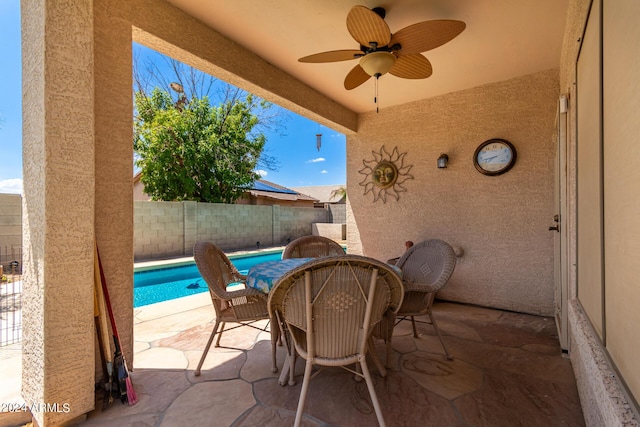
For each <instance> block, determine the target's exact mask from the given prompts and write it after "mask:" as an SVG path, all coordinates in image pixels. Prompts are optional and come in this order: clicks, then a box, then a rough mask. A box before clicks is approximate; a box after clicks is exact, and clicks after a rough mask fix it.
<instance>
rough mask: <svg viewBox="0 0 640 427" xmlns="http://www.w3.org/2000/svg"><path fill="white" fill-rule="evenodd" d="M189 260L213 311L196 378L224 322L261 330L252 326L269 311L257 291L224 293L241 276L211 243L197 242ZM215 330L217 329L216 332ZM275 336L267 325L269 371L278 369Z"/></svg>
mask: <svg viewBox="0 0 640 427" xmlns="http://www.w3.org/2000/svg"><path fill="white" fill-rule="evenodd" d="M193 258H194V259H195V261H196V265H197V266H198V270H199V271H200V274H201V275H202V278H203V279H204V280H205V281H206V282H207V285H208V287H209V294H210V295H211V302H212V303H213V308H214V309H215V311H216V322H215V325H214V327H213V331H212V332H211V336H210V337H209V341H208V342H207V345H206V347H205V348H204V352H203V353H202V357H201V358H200V362H199V363H198V367H197V368H196V371H195V375H196V376H199V375H200V369H201V368H202V364H203V363H204V361H205V359H206V357H207V353H208V352H209V348H210V347H211V343H212V342H213V338H214V337H215V336H216V334H217V335H218V339H217V340H216V345H215V346H216V347H219V346H220V338H221V337H222V333H223V332H224V330H225V325H226V324H227V323H237V324H238V325H237V326H234V327H232V328H230V329H235V328H239V327H240V326H250V327H252V328H255V329H258V330H263V329H261V328H257V327H256V326H254V325H252V323H254V322H257V321H258V320H263V319H269V310H268V308H267V302H268V295H267V294H265V293H264V292H262V291H260V290H258V289H254V288H247V287H245V289H238V290H233V291H227V287H228V286H229V285H231V284H237V283H244V280H245V276H244V275H242V274H240V273H239V272H238V270H237V269H236V268H235V266H234V265H233V264H232V263H231V261H229V258H227V256H226V254H225V253H224V252H222V251H221V250H220V248H218V247H217V246H216V245H214V244H213V243H211V242H197V243H196V244H195V245H194V247H193ZM218 327H220V330H219V331H218ZM230 329H227V330H230ZM278 337H279V328H278V327H274V326H271V357H272V362H273V368H272V369H273V372H276V371H277V370H278V369H277V366H276V342H277V341H278Z"/></svg>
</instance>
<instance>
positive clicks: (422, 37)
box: [390, 19, 467, 55]
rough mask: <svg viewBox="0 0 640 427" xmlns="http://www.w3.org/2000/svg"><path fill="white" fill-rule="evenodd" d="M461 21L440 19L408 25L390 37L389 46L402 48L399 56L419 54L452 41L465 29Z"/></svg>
mask: <svg viewBox="0 0 640 427" xmlns="http://www.w3.org/2000/svg"><path fill="white" fill-rule="evenodd" d="M466 26H467V24H465V23H464V22H462V21H454V20H450V19H440V20H435V21H423V22H418V23H417V24H413V25H409V26H408V27H405V28H403V29H401V30H400V31H398V32H397V33H395V34H393V35H392V36H391V42H390V44H391V45H394V44H396V43H399V44H400V46H402V48H401V50H400V51H399V53H400V54H402V55H405V54H408V53H420V52H425V51H427V50H431V49H435V48H436V47H438V46H442V45H443V44H445V43H447V42H449V41H451V40H453V39H454V38H456V37H457V36H458V34H460V33H461V32H462V31H464V29H465V28H466Z"/></svg>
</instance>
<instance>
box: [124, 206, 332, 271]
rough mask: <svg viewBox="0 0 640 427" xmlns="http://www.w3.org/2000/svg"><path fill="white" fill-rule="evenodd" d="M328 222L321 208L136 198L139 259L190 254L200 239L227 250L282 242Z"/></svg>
mask: <svg viewBox="0 0 640 427" xmlns="http://www.w3.org/2000/svg"><path fill="white" fill-rule="evenodd" d="M326 222H329V216H328V211H327V210H326V209H320V208H294V207H283V206H255V205H229V204H222V203H198V202H149V201H135V202H134V259H135V261H141V260H149V259H161V258H171V257H177V256H190V255H192V251H193V245H194V244H195V242H197V241H200V240H209V241H212V242H215V243H216V245H218V246H219V247H220V248H221V249H223V250H228V251H231V250H238V249H249V248H255V247H256V245H257V242H260V247H268V246H278V245H283V244H286V243H287V242H288V241H290V240H293V239H296V238H298V237H301V236H306V235H309V234H312V224H314V223H326Z"/></svg>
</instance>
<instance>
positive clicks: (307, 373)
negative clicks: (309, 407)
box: [292, 360, 313, 427]
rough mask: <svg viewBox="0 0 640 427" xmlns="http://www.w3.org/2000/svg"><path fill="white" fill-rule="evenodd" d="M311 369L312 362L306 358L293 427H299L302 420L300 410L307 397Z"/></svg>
mask: <svg viewBox="0 0 640 427" xmlns="http://www.w3.org/2000/svg"><path fill="white" fill-rule="evenodd" d="M292 369H293V367H292ZM312 369H313V364H312V363H311V360H307V364H306V366H305V368H304V379H303V380H302V389H301V390H300V400H298V409H297V410H296V421H295V422H294V424H293V427H300V422H301V421H302V412H303V409H304V402H305V400H306V398H307V390H309V381H310V379H311V371H312Z"/></svg>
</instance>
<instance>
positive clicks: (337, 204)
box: [292, 184, 347, 240]
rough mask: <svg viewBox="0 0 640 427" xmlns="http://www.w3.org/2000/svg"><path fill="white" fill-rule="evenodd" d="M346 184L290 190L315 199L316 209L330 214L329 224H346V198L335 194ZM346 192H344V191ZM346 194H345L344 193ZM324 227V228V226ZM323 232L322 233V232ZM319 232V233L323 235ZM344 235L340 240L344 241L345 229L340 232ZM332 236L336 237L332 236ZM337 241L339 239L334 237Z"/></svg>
mask: <svg viewBox="0 0 640 427" xmlns="http://www.w3.org/2000/svg"><path fill="white" fill-rule="evenodd" d="M346 188H347V186H346V184H339V185H317V186H308V187H293V188H292V190H294V191H297V192H298V193H301V194H306V195H308V196H310V197H312V198H314V199H317V200H318V201H317V203H316V207H322V208H325V209H327V210H328V211H329V213H330V214H331V222H332V223H334V224H346V223H347V197H346V195H345V196H343V197H341V196H340V195H336V192H338V193H339V192H340V190H341V189H346ZM345 191H346V190H345ZM345 194H346V192H345ZM325 227H326V226H325ZM323 232H324V231H323ZM323 232H319V233H323ZM340 233H342V234H343V235H344V237H342V239H346V227H344V228H343V230H342V231H340ZM334 236H337V235H335V234H334ZM336 238H337V239H338V240H339V239H340V238H339V237H336Z"/></svg>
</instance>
